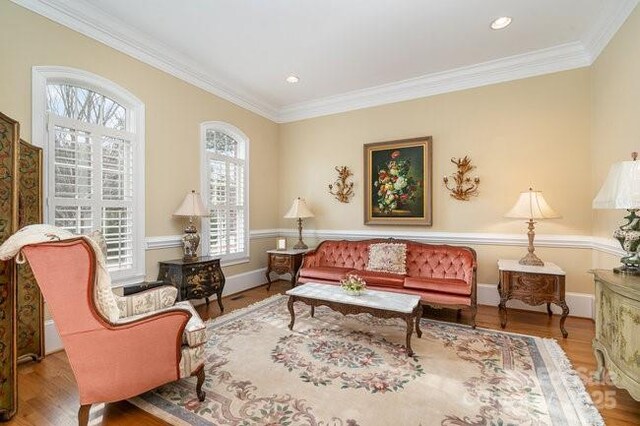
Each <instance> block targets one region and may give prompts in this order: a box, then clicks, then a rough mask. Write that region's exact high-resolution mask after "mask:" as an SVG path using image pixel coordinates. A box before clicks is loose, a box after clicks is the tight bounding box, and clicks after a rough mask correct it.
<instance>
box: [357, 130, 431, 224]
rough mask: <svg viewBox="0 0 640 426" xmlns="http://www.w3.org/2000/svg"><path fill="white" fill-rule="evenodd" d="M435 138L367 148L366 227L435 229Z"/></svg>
mask: <svg viewBox="0 0 640 426" xmlns="http://www.w3.org/2000/svg"><path fill="white" fill-rule="evenodd" d="M432 144H433V140H432V137H431V136H424V137H419V138H413V139H402V140H397V141H389V142H376V143H369V144H365V145H364V182H365V194H364V195H365V196H364V203H365V204H364V223H365V225H411V226H431V225H432V217H433V206H432V192H433V191H432V187H433V167H432V162H433V161H432Z"/></svg>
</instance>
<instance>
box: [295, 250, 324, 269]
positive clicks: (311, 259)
mask: <svg viewBox="0 0 640 426" xmlns="http://www.w3.org/2000/svg"><path fill="white" fill-rule="evenodd" d="M317 266H320V255H319V254H318V252H317V251H316V250H312V251H309V252H307V253H305V254H304V257H303V258H302V266H301V267H300V268H315V267H317Z"/></svg>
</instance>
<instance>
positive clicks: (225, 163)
mask: <svg viewBox="0 0 640 426" xmlns="http://www.w3.org/2000/svg"><path fill="white" fill-rule="evenodd" d="M203 138H204V140H203V147H204V153H203V158H204V167H205V173H206V186H205V195H206V200H207V204H208V206H209V209H210V213H211V215H210V217H208V218H206V222H205V223H206V225H207V226H208V230H209V232H208V235H204V239H205V241H206V243H207V244H206V246H207V248H208V254H209V255H211V256H222V257H223V258H224V259H225V260H234V259H241V258H245V257H247V255H248V239H247V237H248V235H247V229H248V215H247V192H248V188H247V185H246V184H247V182H246V181H247V179H246V176H247V164H246V159H247V155H246V154H247V148H248V147H247V142H248V141H247V140H246V139H245V138H243V137H240V136H238V135H234V134H233V133H232V132H227V131H225V129H223V128H221V126H211V128H204V129H203Z"/></svg>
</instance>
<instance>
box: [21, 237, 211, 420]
mask: <svg viewBox="0 0 640 426" xmlns="http://www.w3.org/2000/svg"><path fill="white" fill-rule="evenodd" d="M94 247H95V245H94V244H93V243H92V242H91V241H89V240H87V239H85V238H72V239H66V240H62V241H54V242H44V243H38V244H34V245H26V246H24V247H22V253H23V254H24V256H25V257H26V259H27V260H28V262H29V264H30V266H31V268H32V270H33V273H34V275H35V278H36V280H37V282H38V285H39V287H40V289H41V291H42V293H43V295H44V298H45V301H46V303H47V306H48V309H49V311H50V312H51V315H52V316H53V319H54V321H55V324H56V326H57V328H58V330H59V332H60V336H61V337H62V341H63V343H64V347H65V350H66V352H67V356H68V358H69V363H70V364H71V368H72V370H73V373H74V375H75V378H76V381H77V383H78V390H79V394H80V404H81V407H80V410H79V412H78V423H79V424H80V425H86V424H87V422H88V418H89V410H90V407H91V404H93V403H97V402H113V401H119V400H123V399H127V398H130V397H133V396H135V395H138V394H140V393H143V392H146V391H148V390H150V389H153V388H155V387H158V386H160V385H163V384H165V383H169V382H172V381H175V380H178V379H180V378H183V377H187V376H196V377H197V384H196V394H197V396H198V399H199V400H200V401H203V400H204V398H205V393H204V392H203V391H202V384H203V383H204V380H205V374H204V345H203V343H204V342H205V341H206V330H205V327H204V324H203V323H202V320H201V319H200V317H199V316H198V314H197V313H196V312H195V311H194V310H193V308H192V307H191V305H190V304H188V303H186V304H182V303H180V304H178V305H174V306H171V307H165V308H164V309H160V310H157V311H153V310H151V311H150V312H145V313H139V312H135V310H136V309H138V310H140V309H139V307H140V306H142V305H145V304H147V305H148V304H149V303H151V304H153V300H159V299H161V298H163V297H164V298H165V299H166V298H167V297H169V298H170V297H171V294H170V292H171V291H169V294H168V296H167V289H172V287H165V290H164V293H161V292H159V291H156V290H158V289H153V290H149V291H147V292H144V293H142V294H137V295H133V296H134V297H136V298H137V299H128V298H126V297H125V298H118V300H113V301H111V300H108V301H107V302H109V304H110V306H111V307H113V306H116V305H118V307H119V310H118V311H116V312H114V311H113V309H111V312H110V313H109V312H105V309H106V308H105V300H104V298H105V297H107V298H108V297H109V296H108V294H106V293H105V291H104V289H102V293H103V294H100V296H98V293H100V292H101V290H100V289H97V287H96V286H97V285H98V284H97V283H98V281H99V275H100V268H101V266H100V264H99V261H98V260H97V258H96V254H95V253H96V250H94ZM161 289H162V288H161ZM108 293H111V295H112V296H114V297H116V296H115V295H113V293H112V292H111V290H110V289H108ZM98 297H101V298H102V300H101V301H100V302H97V301H96V299H97V298H98ZM173 298H174V301H175V294H174V295H173ZM114 303H115V304H114ZM163 303H164V304H165V305H167V303H166V300H165V301H164V302H163ZM171 304H172V303H171ZM187 305H188V306H187ZM136 307H137V308H136ZM131 308H133V310H132V309H131ZM142 310H143V311H144V310H147V309H142ZM127 313H129V314H133V315H132V316H126V314H127ZM114 315H115V317H114ZM185 329H186V330H187V332H185Z"/></svg>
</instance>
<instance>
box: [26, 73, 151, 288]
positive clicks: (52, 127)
mask: <svg viewBox="0 0 640 426" xmlns="http://www.w3.org/2000/svg"><path fill="white" fill-rule="evenodd" d="M33 120H34V143H36V144H39V145H41V146H42V147H43V148H44V152H45V170H46V186H45V194H46V207H45V216H46V221H47V222H48V223H50V224H53V225H55V226H59V227H61V228H64V229H67V230H69V231H71V232H74V233H76V234H86V233H88V232H91V231H93V230H96V229H99V230H102V233H103V235H104V238H105V241H106V246H107V265H108V268H109V271H110V273H111V275H112V277H113V279H114V281H117V282H129V281H131V282H133V281H138V280H140V279H142V278H143V277H144V248H143V243H144V241H143V239H144V222H143V221H144V105H143V104H142V103H141V102H140V101H139V100H138V99H137V98H135V97H134V96H132V95H131V94H130V93H129V92H127V91H126V90H124V89H122V88H121V87H119V86H118V85H116V84H115V83H113V82H111V81H108V80H106V79H104V78H102V77H99V76H96V75H93V74H90V73H87V72H84V71H80V70H74V69H69V68H59V67H34V115H33ZM36 123H38V124H39V125H41V126H40V127H39V126H38V125H37V124H36Z"/></svg>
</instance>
